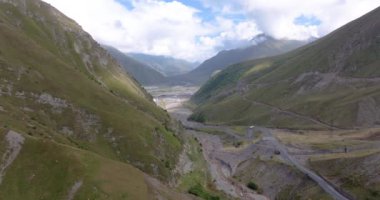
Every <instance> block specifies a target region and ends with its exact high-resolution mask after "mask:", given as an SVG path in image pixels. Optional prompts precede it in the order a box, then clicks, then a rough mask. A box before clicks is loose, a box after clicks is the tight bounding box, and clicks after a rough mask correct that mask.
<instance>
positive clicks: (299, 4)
mask: <svg viewBox="0 0 380 200" xmlns="http://www.w3.org/2000/svg"><path fill="white" fill-rule="evenodd" d="M44 1H46V2H48V3H50V4H52V5H53V6H54V7H56V8H58V9H59V10H60V11H62V12H63V13H64V14H66V15H67V16H69V17H70V18H73V19H74V20H76V21H77V22H78V23H79V24H80V25H81V26H82V27H83V28H84V29H85V30H86V31H87V32H89V33H90V34H91V35H92V36H93V37H94V38H95V39H96V40H97V41H98V42H100V43H103V44H107V45H112V46H114V47H116V48H118V49H119V50H121V51H124V52H141V53H147V54H154V55H168V56H173V57H177V58H183V59H187V60H191V61H202V60H204V59H207V58H209V57H211V56H213V55H214V54H216V53H217V51H220V50H222V49H230V48H236V47H239V46H242V45H245V44H247V42H248V41H249V40H250V39H252V38H253V37H254V36H255V35H257V34H259V33H261V32H265V33H267V34H269V35H271V36H274V37H276V38H289V39H308V38H309V37H312V36H313V37H320V36H323V35H325V34H327V33H329V32H331V31H333V30H335V29H336V28H338V27H340V26H342V25H344V24H345V23H347V22H349V21H351V20H353V19H355V18H357V17H359V16H361V15H363V14H365V13H366V12H368V11H370V10H372V9H374V8H376V7H377V6H379V5H380V0H308V1H301V0H276V1H267V0H234V1H230V0H218V1H215V0H194V1H187V0H176V1H168V0H92V1H87V0H64V1H63V0H44ZM195 1H198V2H197V3H195ZM316 22H318V23H316Z"/></svg>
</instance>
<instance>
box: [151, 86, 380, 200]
mask: <svg viewBox="0 0 380 200" xmlns="http://www.w3.org/2000/svg"><path fill="white" fill-rule="evenodd" d="M147 90H148V91H149V92H150V93H151V94H152V95H153V97H154V99H155V101H156V102H157V103H158V104H159V105H160V106H161V107H163V108H164V109H166V110H167V111H168V112H169V113H170V115H171V116H172V117H173V118H175V119H177V120H179V121H180V122H181V123H182V124H183V126H184V128H185V131H184V134H185V135H187V136H188V137H193V138H196V141H197V142H198V143H199V145H200V146H201V148H202V155H203V159H204V160H205V161H206V162H207V166H208V168H207V169H208V171H209V175H210V177H211V179H212V180H213V181H212V183H213V185H214V187H215V189H216V190H219V191H223V193H225V194H227V198H238V199H247V200H249V199H282V198H285V197H288V196H298V197H299V198H300V199H305V198H304V197H306V196H308V197H312V198H313V199H314V198H315V199H337V200H345V199H361V198H362V197H364V196H367V195H368V196H367V197H370V199H376V198H377V195H376V194H375V195H373V194H372V197H371V191H375V190H377V189H376V188H377V187H379V185H372V186H371V187H370V188H367V187H357V186H356V188H352V186H350V183H347V180H346V179H350V178H353V177H357V176H359V177H361V178H360V180H361V181H363V182H361V183H360V185H367V184H368V183H370V182H372V181H374V180H376V179H377V178H380V175H379V174H378V173H376V172H375V171H377V170H380V168H379V167H377V166H373V165H372V166H367V167H369V168H366V171H367V170H368V171H373V172H375V173H374V174H372V176H369V174H368V177H365V175H363V174H360V172H359V171H356V170H355V173H352V174H334V173H336V172H335V171H330V169H329V168H326V167H324V166H323V164H322V163H325V162H331V165H329V166H330V167H331V166H334V170H336V169H335V168H336V167H339V166H336V165H335V163H334V162H350V161H349V160H355V159H359V160H361V159H367V157H373V156H375V157H376V155H378V153H379V152H380V140H379V139H377V140H376V139H374V138H378V133H379V131H380V129H377V128H372V129H361V130H338V129H335V128H332V129H330V130H329V131H308V130H287V129H271V128H264V127H260V126H255V125H253V124H252V125H251V126H227V125H212V124H202V123H198V122H194V121H189V120H188V117H189V116H190V115H191V110H190V109H189V108H190V107H191V106H190V105H189V104H188V102H187V100H188V99H189V97H190V96H191V93H192V92H194V91H195V90H196V88H194V87H190V88H187V87H178V86H176V87H164V88H162V87H161V88H158V87H154V88H147ZM315 123H316V124H318V123H319V122H317V121H315ZM330 128H331V127H330ZM311 138H313V139H311ZM333 163H334V164H333ZM351 164H352V165H359V166H361V167H363V168H364V167H366V166H363V164H361V163H360V162H354V163H351ZM263 167H264V168H263ZM263 170H264V171H263ZM272 170H275V174H273V172H274V171H272ZM356 173H357V174H356ZM364 177H365V178H364ZM278 180H281V183H288V184H287V185H283V184H281V183H276V182H277V181H278ZM249 182H255V183H256V184H257V185H258V188H259V189H258V190H256V191H253V190H251V189H249V188H248V187H247V184H248V183H249ZM301 188H302V189H301ZM358 197H359V198H358Z"/></svg>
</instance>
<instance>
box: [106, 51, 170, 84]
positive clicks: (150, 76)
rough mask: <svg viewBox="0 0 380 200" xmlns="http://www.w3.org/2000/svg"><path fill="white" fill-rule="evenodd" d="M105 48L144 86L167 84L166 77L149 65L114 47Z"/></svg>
mask: <svg viewBox="0 0 380 200" xmlns="http://www.w3.org/2000/svg"><path fill="white" fill-rule="evenodd" d="M104 48H105V49H107V51H108V52H109V53H110V54H111V55H112V56H113V57H114V58H115V59H116V60H117V61H118V62H119V63H120V65H121V66H123V67H124V68H125V70H126V71H127V72H128V73H130V74H131V75H132V76H133V77H134V78H136V80H137V81H138V82H139V83H141V84H142V85H144V86H145V85H146V86H149V85H161V84H165V83H166V78H165V76H164V75H162V74H161V73H160V72H158V71H156V70H154V69H152V68H151V67H150V66H149V65H147V64H144V63H142V62H140V61H137V60H136V59H134V58H132V57H130V56H128V55H127V54H124V53H122V52H120V51H119V50H117V49H115V48H113V47H110V46H104Z"/></svg>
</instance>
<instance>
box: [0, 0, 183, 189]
mask: <svg viewBox="0 0 380 200" xmlns="http://www.w3.org/2000/svg"><path fill="white" fill-rule="evenodd" d="M0 124H1V127H2V128H3V129H4V131H6V130H17V131H18V132H20V133H21V134H28V135H30V136H31V137H34V138H36V139H43V140H47V141H49V142H55V143H58V144H60V145H66V146H71V147H73V148H79V149H82V150H86V151H89V152H93V153H96V154H98V155H99V156H103V157H105V158H107V159H112V160H116V161H121V162H126V163H130V164H132V165H134V166H136V167H138V168H139V169H142V170H143V171H144V172H147V173H149V174H151V175H154V176H155V177H158V178H160V179H162V180H167V179H168V177H169V176H170V174H171V172H170V171H171V169H172V168H173V167H174V165H175V163H176V160H177V154H178V152H179V151H180V149H181V144H180V142H179V140H178V139H177V138H176V137H175V132H176V130H175V129H174V128H173V127H174V126H172V122H171V120H170V118H169V116H168V114H167V113H166V112H165V111H163V110H162V109H160V108H158V107H157V106H156V105H155V104H154V103H153V101H152V100H151V97H150V95H148V94H147V92H146V91H145V90H144V89H142V88H141V87H140V85H139V84H138V83H137V82H136V81H135V80H134V79H133V78H131V77H130V76H129V75H128V74H127V73H126V72H125V71H124V69H122V67H120V66H119V65H118V64H117V62H116V61H115V60H114V59H112V58H111V56H109V55H108V53H107V52H106V51H105V50H103V49H102V48H101V47H100V45H99V44H98V43H96V42H95V41H94V40H93V39H92V38H91V37H90V35H88V34H87V33H86V32H84V31H83V30H82V29H81V27H80V26H78V25H77V24H76V23H75V22H74V21H72V20H70V19H68V18H67V17H65V16H64V15H62V14H61V13H60V12H58V11H57V10H56V9H54V8H52V7H51V6H49V5H48V4H46V3H43V2H41V1H38V0H12V1H7V0H0ZM35 148H40V147H39V146H38V145H37V144H36V145H35ZM30 159H33V157H30ZM46 159H49V158H46ZM57 160H58V162H59V159H57ZM68 166H69V167H71V166H70V165H69V164H68ZM12 167H13V166H12ZM26 167H27V166H25V168H26ZM5 178H6V177H5ZM14 181H17V180H14ZM3 184H7V182H6V181H5V182H4V183H3ZM16 189H17V188H16ZM19 189H20V191H22V189H21V188H19Z"/></svg>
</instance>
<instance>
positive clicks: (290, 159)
mask: <svg viewBox="0 0 380 200" xmlns="http://www.w3.org/2000/svg"><path fill="white" fill-rule="evenodd" d="M258 129H259V130H260V131H261V132H262V133H263V134H264V138H263V139H264V140H267V141H268V142H270V143H271V144H272V145H273V146H274V147H275V148H276V149H277V150H278V151H280V152H281V154H280V155H281V156H282V158H284V159H285V160H286V161H288V162H289V163H291V164H292V165H294V166H295V167H296V168H297V169H298V170H299V171H301V172H302V173H304V174H306V175H307V176H308V177H309V178H311V179H312V180H314V182H316V183H317V184H318V185H319V186H320V187H321V188H322V189H323V190H324V191H325V192H327V193H328V194H330V195H331V197H333V198H334V199H336V200H349V198H347V197H346V196H344V195H343V194H342V193H340V192H339V191H338V190H336V189H335V188H334V187H333V186H332V185H331V184H330V183H329V182H327V181H326V180H325V179H323V178H322V177H321V176H319V175H317V174H316V173H315V172H313V171H312V170H310V169H308V168H306V167H305V166H303V165H301V164H300V163H299V162H298V160H297V159H295V158H294V157H293V156H291V155H290V154H289V152H288V151H287V150H286V147H285V146H284V145H283V144H281V143H280V142H279V141H278V140H277V139H276V138H275V137H273V135H272V133H271V132H270V130H269V129H267V128H258Z"/></svg>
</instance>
